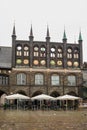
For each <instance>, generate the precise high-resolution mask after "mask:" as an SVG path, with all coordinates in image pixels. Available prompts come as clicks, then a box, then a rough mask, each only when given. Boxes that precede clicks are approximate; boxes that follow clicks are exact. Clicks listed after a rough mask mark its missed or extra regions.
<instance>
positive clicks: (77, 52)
mask: <svg viewBox="0 0 87 130" xmlns="http://www.w3.org/2000/svg"><path fill="white" fill-rule="evenodd" d="M74 58H75V59H78V58H79V51H78V48H75V50H74Z"/></svg>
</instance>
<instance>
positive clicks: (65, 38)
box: [63, 29, 67, 43]
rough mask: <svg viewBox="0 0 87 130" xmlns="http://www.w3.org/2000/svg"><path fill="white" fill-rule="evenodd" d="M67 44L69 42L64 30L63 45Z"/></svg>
mask: <svg viewBox="0 0 87 130" xmlns="http://www.w3.org/2000/svg"><path fill="white" fill-rule="evenodd" d="M66 42H67V37H66V32H65V29H64V33H63V43H66Z"/></svg>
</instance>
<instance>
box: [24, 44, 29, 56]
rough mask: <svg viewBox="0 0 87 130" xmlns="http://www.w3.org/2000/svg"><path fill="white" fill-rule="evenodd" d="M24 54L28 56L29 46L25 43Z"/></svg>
mask: <svg viewBox="0 0 87 130" xmlns="http://www.w3.org/2000/svg"><path fill="white" fill-rule="evenodd" d="M24 56H29V47H28V46H27V45H25V46H24Z"/></svg>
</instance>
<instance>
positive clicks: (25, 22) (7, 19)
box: [0, 0, 87, 61]
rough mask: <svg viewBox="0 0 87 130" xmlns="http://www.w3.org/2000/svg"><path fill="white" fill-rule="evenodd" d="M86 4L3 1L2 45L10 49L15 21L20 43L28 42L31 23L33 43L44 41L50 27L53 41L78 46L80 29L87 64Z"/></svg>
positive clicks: (74, 0)
mask: <svg viewBox="0 0 87 130" xmlns="http://www.w3.org/2000/svg"><path fill="white" fill-rule="evenodd" d="M86 12H87V0H0V45H2V46H11V35H12V28H13V24H14V20H15V26H16V34H17V39H24V40H28V36H29V32H30V26H31V23H32V26H33V34H34V40H38V41H39V40H41V41H44V40H45V37H46V28H47V24H48V25H49V29H50V37H51V41H60V42H61V41H62V37H63V31H64V26H65V30H66V35H67V39H68V42H71V43H73V42H75V41H76V43H77V42H78V35H79V31H80V29H81V32H82V38H83V52H84V53H83V56H84V58H83V59H84V61H87V54H86V50H87V43H86V42H87V16H86Z"/></svg>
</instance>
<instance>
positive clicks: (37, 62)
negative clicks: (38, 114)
mask: <svg viewBox="0 0 87 130" xmlns="http://www.w3.org/2000/svg"><path fill="white" fill-rule="evenodd" d="M6 48H7V47H5V49H6ZM1 49H2V48H1ZM9 50H12V53H10V52H9V54H10V57H11V58H10V57H9V59H10V61H9V63H10V65H11V66H10V68H9V67H8V66H7V68H6V67H5V69H7V70H8V71H7V74H6V75H8V77H9V78H8V85H4V86H3V85H2V83H1V81H0V90H1V91H3V92H4V93H6V94H9V93H17V92H19V93H22V94H25V95H28V96H34V95H38V94H41V93H45V94H49V95H52V96H54V97H56V96H59V95H63V94H67V93H68V94H72V95H79V96H80V95H81V91H80V87H81V83H82V71H81V69H82V65H83V55H82V36H81V32H80V33H79V40H78V43H77V44H76V43H68V42H67V37H66V32H65V30H64V35H63V39H62V42H61V43H60V42H51V41H50V33H49V27H47V34H46V41H34V36H33V29H32V26H31V29H30V35H29V40H27V41H24V40H18V39H16V31H15V25H14V27H13V34H12V47H11V48H10V49H9ZM0 51H1V50H0ZM0 56H1V55H0ZM0 64H1V63H0ZM1 69H3V68H1ZM0 75H1V77H0V80H2V79H1V78H2V75H3V74H2V73H1V74H0ZM3 88H6V89H5V90H4V89H3Z"/></svg>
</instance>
